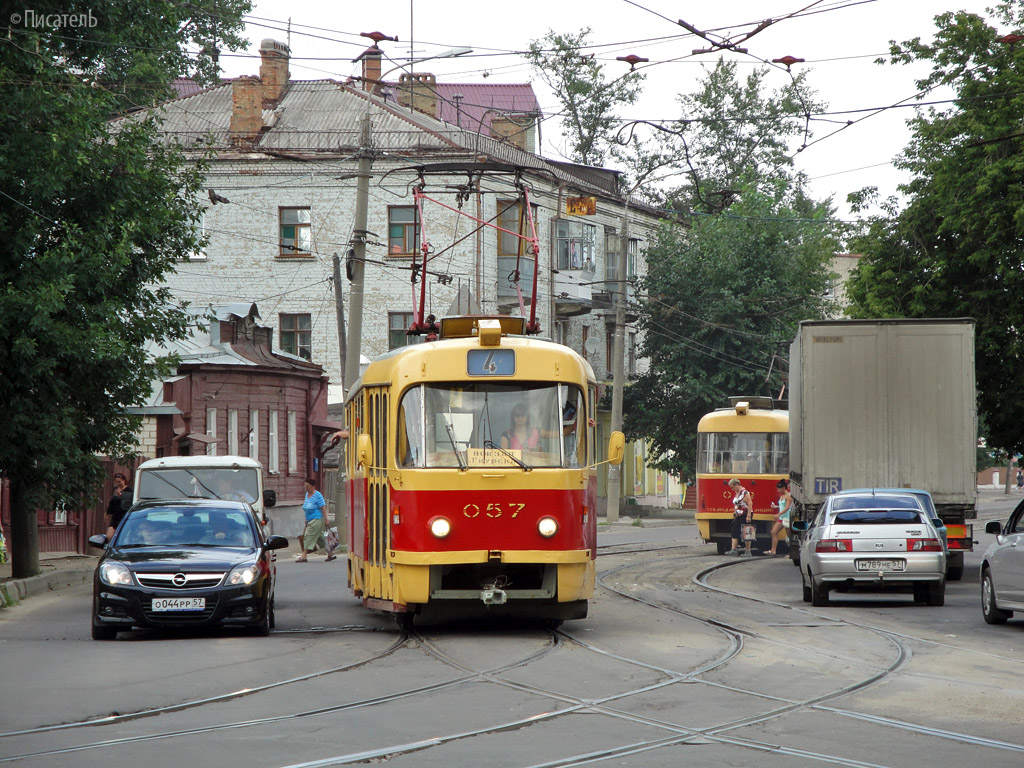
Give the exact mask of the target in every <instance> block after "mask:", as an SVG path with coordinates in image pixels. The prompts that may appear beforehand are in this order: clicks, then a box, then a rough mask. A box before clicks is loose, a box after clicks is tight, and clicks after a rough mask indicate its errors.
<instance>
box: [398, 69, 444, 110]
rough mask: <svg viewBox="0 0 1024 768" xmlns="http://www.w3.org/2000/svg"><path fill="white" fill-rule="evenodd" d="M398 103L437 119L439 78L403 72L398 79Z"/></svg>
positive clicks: (427, 74)
mask: <svg viewBox="0 0 1024 768" xmlns="http://www.w3.org/2000/svg"><path fill="white" fill-rule="evenodd" d="M398 103H399V104H400V105H402V106H403V107H408V106H409V105H410V104H411V105H412V108H413V109H415V110H416V111H417V112H422V113H423V114H425V115H430V116H431V117H437V78H436V77H434V75H432V74H430V73H428V72H414V73H412V74H410V73H407V72H403V73H402V74H401V75H400V76H399V78H398Z"/></svg>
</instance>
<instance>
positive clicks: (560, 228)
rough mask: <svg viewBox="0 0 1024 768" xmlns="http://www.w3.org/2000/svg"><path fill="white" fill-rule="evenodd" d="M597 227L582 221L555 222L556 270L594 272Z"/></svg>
mask: <svg viewBox="0 0 1024 768" xmlns="http://www.w3.org/2000/svg"><path fill="white" fill-rule="evenodd" d="M596 243H597V227H595V226H594V225H593V224H585V223H584V222H582V221H571V220H568V219H559V220H558V221H557V222H555V253H556V255H557V264H558V269H582V270H589V271H590V272H593V271H594V264H595V260H596V258H597V256H596V254H597V247H596Z"/></svg>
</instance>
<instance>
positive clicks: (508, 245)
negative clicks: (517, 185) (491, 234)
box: [498, 200, 538, 259]
mask: <svg viewBox="0 0 1024 768" xmlns="http://www.w3.org/2000/svg"><path fill="white" fill-rule="evenodd" d="M530 209H531V210H532V211H533V222H534V227H536V226H537V210H538V209H537V206H536V205H531V206H530ZM522 210H523V207H522V205H521V204H520V203H519V202H518V201H516V200H499V201H498V226H499V227H501V229H503V230H507V231H505V232H502V231H499V232H498V255H499V256H517V255H519V252H520V251H519V249H520V243H522V254H523V255H524V256H527V257H528V258H531V259H532V258H533V255H532V254H531V253H530V250H529V248H528V247H527V242H526V240H523V239H522V238H519V237H516V235H515V233H517V232H518V233H520V234H521V235H522V236H523V237H531V236H532V235H533V232H531V230H530V222H529V220H527V219H526V217H525V216H524V217H523V218H522V221H520V211H522Z"/></svg>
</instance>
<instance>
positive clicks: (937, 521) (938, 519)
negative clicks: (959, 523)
mask: <svg viewBox="0 0 1024 768" xmlns="http://www.w3.org/2000/svg"><path fill="white" fill-rule="evenodd" d="M932 525H934V526H935V527H936V528H945V527H946V524H945V523H944V522H943V520H942V518H941V517H933V518H932Z"/></svg>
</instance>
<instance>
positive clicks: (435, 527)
mask: <svg viewBox="0 0 1024 768" xmlns="http://www.w3.org/2000/svg"><path fill="white" fill-rule="evenodd" d="M427 525H429V526H430V532H431V533H432V534H434V535H435V536H436V537H437V538H439V539H443V538H444V537H445V536H447V535H448V534H449V533H451V532H452V524H451V523H450V522H448V519H447V518H444V517H435V518H434V519H433V520H431V521H430V522H429V523H428V524H427Z"/></svg>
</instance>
